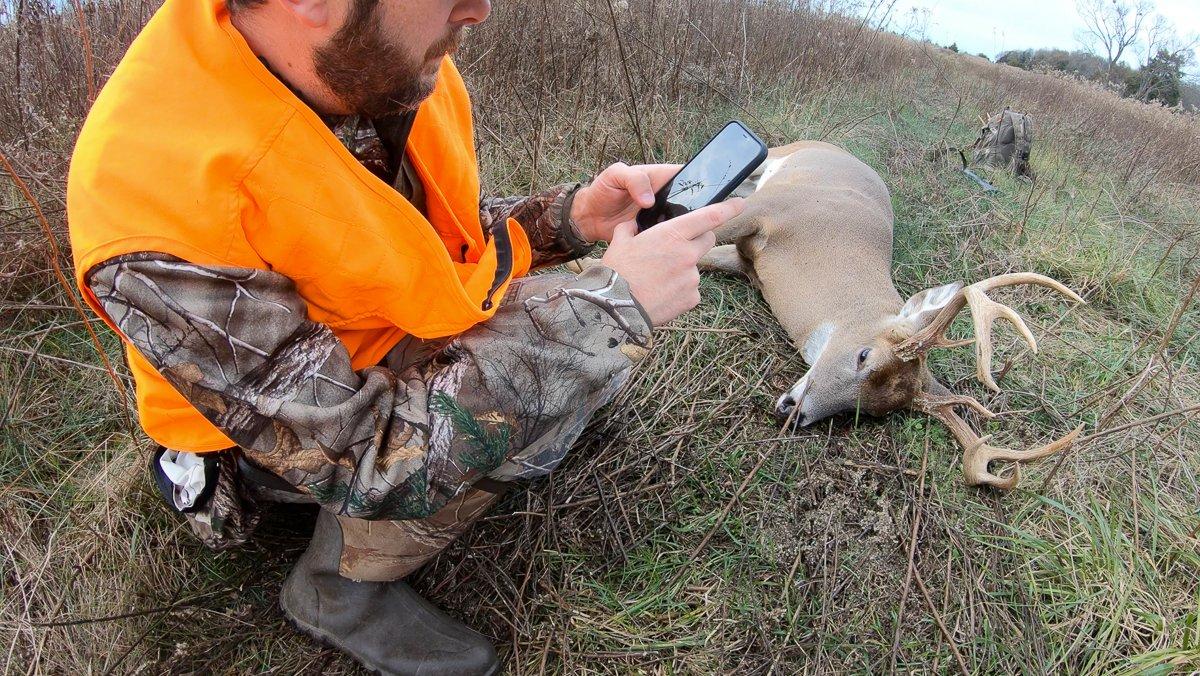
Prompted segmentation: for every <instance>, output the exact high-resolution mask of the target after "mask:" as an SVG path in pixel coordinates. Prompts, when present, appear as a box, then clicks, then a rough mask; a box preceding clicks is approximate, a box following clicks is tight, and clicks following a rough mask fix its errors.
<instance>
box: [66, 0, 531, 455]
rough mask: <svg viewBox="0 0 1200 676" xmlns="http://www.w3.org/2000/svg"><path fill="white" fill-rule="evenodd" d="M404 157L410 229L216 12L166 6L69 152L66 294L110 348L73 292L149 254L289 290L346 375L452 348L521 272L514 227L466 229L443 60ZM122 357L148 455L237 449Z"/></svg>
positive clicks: (462, 123)
mask: <svg viewBox="0 0 1200 676" xmlns="http://www.w3.org/2000/svg"><path fill="white" fill-rule="evenodd" d="M408 156H409V159H410V161H411V163H412V165H413V167H414V168H415V169H416V171H417V173H418V175H419V176H420V178H421V181H422V185H423V187H424V189H425V194H426V215H422V214H421V213H420V212H419V211H418V210H417V209H416V208H414V207H413V206H412V204H410V203H409V202H408V201H407V200H405V199H404V198H403V197H402V196H401V195H400V194H399V193H398V192H397V191H396V190H394V189H393V188H392V187H391V186H389V185H387V184H386V183H384V182H383V181H381V180H380V179H379V178H377V177H376V176H375V175H374V174H372V173H371V172H370V171H368V170H367V169H366V168H365V167H363V166H362V165H361V164H359V162H358V161H357V160H356V159H355V158H354V156H353V155H351V154H350V152H349V151H348V150H347V149H346V148H345V147H344V146H343V145H342V143H341V142H340V141H339V140H338V139H337V138H336V137H335V136H334V135H333V133H332V132H331V131H330V130H329V129H328V127H327V126H326V125H325V123H324V122H322V121H321V119H320V118H319V117H318V116H317V114H316V113H315V112H313V111H312V110H311V109H310V108H309V107H308V106H306V105H305V104H304V103H303V102H301V101H300V100H299V99H298V98H297V97H296V95H295V94H293V93H292V91H291V90H289V89H288V88H287V86H285V85H284V84H283V83H282V82H280V81H279V80H278V79H277V78H276V77H275V76H274V75H272V74H271V73H270V72H269V71H268V70H267V68H266V67H265V66H264V65H263V63H262V62H261V61H260V60H259V59H258V58H257V57H256V56H255V55H254V53H253V52H251V50H250V48H249V46H248V45H247V44H246V41H245V40H244V39H243V38H242V36H241V34H240V33H239V32H238V31H237V30H236V29H235V28H234V27H233V25H232V24H231V23H230V21H229V12H228V10H227V9H226V7H225V4H224V1H223V0H167V2H166V3H165V4H164V5H163V6H162V8H161V9H160V10H159V11H158V12H157V13H156V14H155V15H154V17H153V18H152V19H151V20H150V22H149V23H148V24H147V25H146V28H145V29H144V30H143V31H142V33H141V35H139V36H138V38H137V39H136V40H135V41H134V43H133V45H132V46H131V47H130V49H129V52H128V53H127V54H126V56H125V58H124V59H123V60H122V61H121V63H120V65H119V66H118V67H117V69H116V71H115V72H114V73H113V76H112V78H111V79H110V80H109V81H108V83H107V84H106V85H105V87H104V90H103V91H102V92H101V94H100V96H99V97H98V98H97V99H96V103H95V105H94V106H93V108H92V111H91V113H90V114H89V115H88V119H87V121H86V123H85V124H84V126H83V130H82V132H81V133H80V137H79V141H78V144H77V145H76V148H75V154H74V157H73V158H72V161H71V170H70V174H69V178H68V185H67V211H68V221H69V225H70V231H71V245H72V249H73V251H74V256H75V271H76V282H77V283H78V284H79V288H80V290H81V291H82V293H83V296H84V298H85V299H86V300H87V302H88V304H89V305H90V306H91V307H92V309H93V310H95V311H96V312H97V313H98V314H99V315H100V316H101V317H102V318H104V320H105V322H107V323H108V325H109V326H110V327H112V328H113V330H117V329H116V326H115V325H114V324H113V323H112V321H111V320H110V319H109V318H108V317H106V316H105V314H104V312H103V310H102V307H101V305H100V303H99V301H98V300H97V299H96V297H95V296H94V295H93V294H92V292H91V291H90V290H89V289H88V286H87V284H86V275H87V272H88V270H90V269H92V268H93V267H94V266H96V265H98V264H100V263H103V262H104V261H106V260H108V259H110V258H113V257H115V256H120V255H123V254H129V253H136V252H142V251H154V252H160V253H165V254H169V255H173V256H177V257H179V258H181V259H184V260H187V261H189V262H192V263H196V264H200V265H217V266H234V267H239V268H257V269H263V270H273V271H275V272H278V273H280V274H283V275H285V276H287V277H289V278H291V279H292V280H293V281H294V282H295V284H296V289H297V291H298V292H299V294H300V296H301V297H302V298H304V300H305V301H306V302H307V304H308V316H309V319H311V320H313V321H316V322H320V323H323V324H326V325H328V326H329V327H330V328H331V329H332V330H333V332H334V333H335V334H336V335H337V337H338V338H339V339H340V340H341V342H342V343H343V344H344V345H345V346H346V348H347V350H348V351H349V353H350V358H351V364H352V366H353V367H354V368H355V369H361V368H365V367H368V366H373V365H375V364H377V363H378V362H379V361H380V360H381V359H382V358H383V357H384V355H385V354H386V353H387V352H388V350H390V349H391V348H392V347H393V346H394V345H395V344H396V343H397V342H399V341H400V339H401V338H402V337H404V336H405V335H406V334H412V335H414V336H417V337H420V338H436V337H441V336H447V335H453V334H456V333H460V332H462V331H464V330H466V329H467V328H469V327H471V326H473V325H475V324H477V323H479V322H481V321H484V320H486V319H488V318H489V317H491V316H492V314H493V313H494V312H495V307H494V305H495V304H496V303H498V302H499V299H500V298H501V297H502V296H503V293H504V291H505V289H506V288H507V286H508V283H509V281H510V280H511V279H512V277H513V276H520V275H523V274H525V273H526V272H527V271H528V270H529V265H530V255H531V254H530V249H529V242H528V240H527V239H526V236H525V233H524V232H523V231H522V230H521V227H520V225H518V224H517V222H516V221H515V220H512V219H509V220H508V223H507V228H504V227H497V228H495V231H494V232H493V233H490V236H487V237H485V235H484V233H483V231H482V228H481V227H480V222H479V172H478V166H477V164H476V157H475V147H474V139H473V133H472V123H471V104H470V99H469V98H468V96H467V91H466V88H465V86H464V85H463V81H462V77H461V76H460V75H459V73H458V70H457V69H456V68H455V67H454V64H453V63H452V62H451V61H450V60H449V59H445V60H444V62H443V64H442V67H441V72H440V74H439V77H438V84H437V88H436V90H435V91H434V93H433V95H432V96H431V97H430V98H429V99H427V100H426V101H425V102H424V103H423V104H422V105H421V108H420V110H419V111H418V113H417V116H416V120H415V122H414V124H413V128H412V132H411V134H410V136H409V141H408ZM131 281H132V280H131ZM246 307H249V306H246ZM118 333H119V331H118ZM127 352H128V359H129V367H130V369H131V371H132V373H133V377H134V380H135V383H136V386H137V404H138V413H139V415H140V418H141V424H142V427H143V428H144V429H145V431H146V434H148V435H149V436H150V438H152V439H154V440H155V441H157V442H158V443H160V444H162V445H164V446H167V447H168V448H172V449H175V450H180V451H191V452H195V453H202V452H206V451H215V450H219V449H224V448H229V447H231V446H234V445H235V444H234V443H233V442H232V441H230V440H229V438H228V437H226V436H225V435H224V434H222V433H221V432H220V431H219V430H218V429H217V428H216V427H214V426H213V425H212V424H211V423H210V422H208V421H207V420H206V419H205V418H204V417H203V416H201V414H200V412H199V411H197V410H196V409H195V408H194V407H192V406H191V404H189V403H188V402H187V400H186V399H184V397H183V396H182V395H181V394H180V393H179V392H178V391H176V390H175V389H174V388H173V387H172V386H171V385H170V384H169V383H168V382H167V381H166V380H165V379H164V378H163V377H162V376H161V375H160V374H159V373H158V372H157V371H155V370H154V368H153V367H151V366H150V364H149V363H147V361H146V360H145V359H144V358H143V357H142V356H141V355H139V354H138V353H137V351H136V350H134V349H128V350H127Z"/></svg>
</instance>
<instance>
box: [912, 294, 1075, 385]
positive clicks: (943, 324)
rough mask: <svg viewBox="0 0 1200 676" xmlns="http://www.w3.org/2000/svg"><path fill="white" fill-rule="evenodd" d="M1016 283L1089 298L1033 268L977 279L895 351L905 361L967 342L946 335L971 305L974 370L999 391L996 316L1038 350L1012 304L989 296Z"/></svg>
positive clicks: (1070, 296) (1027, 328)
mask: <svg viewBox="0 0 1200 676" xmlns="http://www.w3.org/2000/svg"><path fill="white" fill-rule="evenodd" d="M1017 284H1037V285H1038V286H1044V287H1047V288H1050V289H1054V290H1055V291H1057V292H1059V293H1061V294H1062V295H1064V296H1066V297H1067V298H1070V299H1071V300H1073V301H1075V302H1077V303H1084V302H1086V301H1084V300H1083V298H1080V297H1079V294H1077V293H1075V292H1074V291H1072V290H1070V289H1068V288H1067V287H1066V286H1064V285H1062V284H1060V283H1059V282H1058V281H1057V280H1054V279H1051V278H1049V277H1046V276H1044V275H1039V274H1036V273H1033V272H1015V273H1011V274H1007V275H998V276H996V277H991V278H988V279H985V280H983V281H979V282H976V283H974V284H972V285H970V286H968V287H965V288H963V290H962V291H960V292H959V294H958V295H957V296H956V297H955V298H954V300H952V301H950V302H949V303H948V304H947V305H946V306H945V307H944V308H942V310H941V311H940V312H938V314H937V316H935V317H934V318H933V320H932V321H931V322H929V324H928V325H927V326H925V327H924V328H922V329H921V330H920V331H917V332H916V333H915V334H913V336H912V337H911V338H909V339H907V340H905V341H904V342H902V343H900V344H899V345H897V346H896V347H895V354H896V356H897V357H899V358H900V359H902V360H904V361H912V360H913V359H916V358H918V357H921V356H923V355H924V354H925V353H926V352H928V351H929V350H931V349H933V348H936V347H956V346H959V345H966V344H967V343H970V342H971V341H970V340H959V341H951V340H947V339H946V337H945V333H946V329H948V328H949V327H950V324H951V322H953V321H954V318H955V317H956V316H957V315H958V313H959V312H960V311H961V310H962V308H963V306H964V305H970V307H971V317H972V318H973V319H974V321H975V341H974V342H975V373H976V376H977V377H978V378H979V380H980V381H982V382H983V384H984V385H987V386H988V387H989V388H991V389H992V390H994V391H997V392H998V391H1000V387H999V386H998V385H996V381H995V380H994V379H993V378H992V323H993V322H995V321H996V320H997V319H1006V320H1008V322H1009V323H1011V324H1012V325H1013V326H1015V327H1016V328H1017V330H1018V331H1020V333H1021V337H1022V338H1024V339H1025V342H1026V343H1028V344H1029V347H1030V349H1032V350H1033V351H1034V352H1037V349H1038V348H1037V341H1036V340H1035V339H1034V337H1033V333H1031V332H1030V331H1029V327H1028V326H1026V325H1025V320H1023V319H1021V315H1019V314H1017V313H1016V311H1014V310H1013V309H1012V308H1010V307H1008V306H1007V305H1003V304H1001V303H997V302H996V301H994V300H992V299H990V298H988V297H987V295H986V292H987V291H991V290H992V289H997V288H1000V287H1002V286H1015V285H1017Z"/></svg>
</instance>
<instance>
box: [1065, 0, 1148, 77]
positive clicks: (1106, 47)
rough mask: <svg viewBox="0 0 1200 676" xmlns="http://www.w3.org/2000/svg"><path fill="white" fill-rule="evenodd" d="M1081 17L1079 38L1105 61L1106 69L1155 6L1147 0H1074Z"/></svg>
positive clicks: (1130, 41)
mask: <svg viewBox="0 0 1200 676" xmlns="http://www.w3.org/2000/svg"><path fill="white" fill-rule="evenodd" d="M1075 9H1076V10H1077V11H1078V12H1079V17H1080V18H1081V19H1083V25H1084V27H1083V29H1082V30H1081V31H1080V33H1079V36H1078V37H1079V40H1080V42H1082V43H1083V45H1084V47H1085V48H1087V49H1089V50H1091V51H1093V52H1094V53H1095V54H1096V55H1097V56H1102V57H1103V58H1104V59H1105V60H1106V61H1108V72H1110V73H1111V72H1112V69H1113V66H1114V65H1116V63H1117V61H1120V60H1121V57H1122V56H1123V55H1124V54H1125V50H1126V49H1128V48H1129V47H1130V46H1131V45H1133V44H1134V43H1135V42H1137V39H1138V36H1139V35H1140V34H1141V32H1142V24H1143V23H1144V22H1145V21H1146V18H1147V17H1148V16H1149V15H1150V12H1151V11H1152V10H1153V9H1154V6H1153V5H1152V4H1151V3H1150V2H1149V0H1132V1H1127V0H1076V3H1075Z"/></svg>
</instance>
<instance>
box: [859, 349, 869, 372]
mask: <svg viewBox="0 0 1200 676" xmlns="http://www.w3.org/2000/svg"><path fill="white" fill-rule="evenodd" d="M870 356H871V348H869V347H865V348H863V351H862V352H859V353H858V365H859V367H860V368H861V367H862V365H863V364H865V363H866V361H867V357H870Z"/></svg>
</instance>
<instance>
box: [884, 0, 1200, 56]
mask: <svg viewBox="0 0 1200 676" xmlns="http://www.w3.org/2000/svg"><path fill="white" fill-rule="evenodd" d="M914 8H917V9H918V10H920V9H927V10H929V24H928V35H927V37H928V38H929V39H930V40H932V41H933V42H935V43H937V44H939V45H943V46H944V45H948V44H950V43H951V42H957V43H958V47H959V49H960V50H962V51H965V52H971V53H972V54H977V53H979V52H983V53H984V54H987V55H988V57H989V58H994V57H995V56H996V55H997V54H999V53H1000V52H1004V51H1006V50H1009V49H1025V48H1037V47H1059V48H1062V49H1078V48H1079V47H1080V44H1079V40H1077V39H1076V37H1075V35H1076V33H1077V32H1078V31H1079V29H1080V28H1081V27H1082V22H1081V21H1080V19H1079V14H1078V13H1077V12H1076V11H1075V1H1074V0H1004V1H1003V2H979V1H978V0H898V1H897V3H896V8H895V10H894V12H893V15H892V16H893V19H892V22H891V23H892V25H891V26H890V27H891V28H892V29H893V30H901V29H903V28H904V26H905V25H906V24H907V23H908V22H909V18H910V16H911V12H912V10H913V9H914ZM1155 8H1156V11H1157V12H1158V13H1159V14H1162V15H1163V16H1165V17H1167V18H1168V19H1170V20H1171V21H1172V22H1173V23H1174V24H1175V32H1176V33H1178V34H1179V35H1181V36H1182V35H1185V34H1196V33H1200V0H1157V1H1156V2H1155ZM915 37H920V36H915ZM1135 46H1136V45H1135ZM1122 61H1127V62H1129V63H1133V62H1135V61H1137V62H1140V61H1141V56H1140V55H1138V54H1135V55H1133V56H1132V58H1123V59H1122ZM1192 70H1193V71H1194V70H1196V67H1195V66H1193V68H1192Z"/></svg>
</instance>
